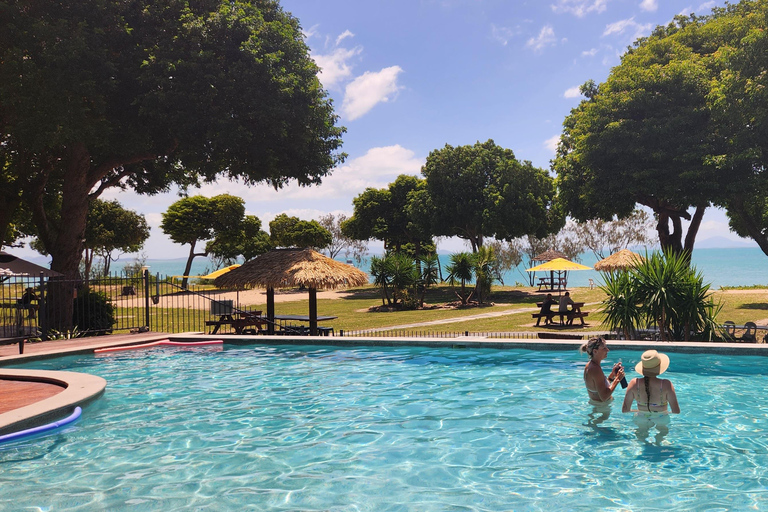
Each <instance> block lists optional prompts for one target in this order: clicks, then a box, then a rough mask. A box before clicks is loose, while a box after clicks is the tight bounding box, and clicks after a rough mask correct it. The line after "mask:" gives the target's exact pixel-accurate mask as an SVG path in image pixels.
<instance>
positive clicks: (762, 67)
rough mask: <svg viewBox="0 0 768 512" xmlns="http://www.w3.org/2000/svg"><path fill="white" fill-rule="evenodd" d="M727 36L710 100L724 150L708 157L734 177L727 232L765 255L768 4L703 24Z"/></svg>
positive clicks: (732, 10)
mask: <svg viewBox="0 0 768 512" xmlns="http://www.w3.org/2000/svg"><path fill="white" fill-rule="evenodd" d="M707 25H708V28H709V30H710V31H711V32H713V33H716V34H727V40H726V43H725V44H723V45H722V47H720V48H718V51H717V53H716V54H715V64H716V66H717V69H718V70H719V73H718V75H717V80H715V81H713V87H712V92H711V94H710V101H711V105H712V111H713V117H714V120H715V122H716V126H717V130H718V135H719V136H720V137H721V138H722V139H723V140H724V141H726V144H724V146H725V147H724V149H723V151H721V152H720V153H719V154H715V155H713V156H712V157H711V161H712V162H713V164H714V165H717V166H718V167H719V168H720V169H721V170H722V172H725V173H728V174H730V175H732V176H734V178H735V179H733V180H732V181H731V182H730V183H729V184H728V199H727V201H726V202H725V207H726V208H727V213H728V217H729V218H730V225H731V229H733V230H734V231H735V232H736V233H738V234H739V235H740V236H743V237H750V238H752V239H754V240H755V241H756V242H757V243H758V245H759V246H760V248H761V249H762V251H763V252H764V253H765V254H766V255H768V73H767V72H766V71H767V70H768V35H767V34H768V1H766V0H756V1H754V0H751V1H742V2H739V3H738V4H735V5H728V6H727V7H726V8H723V9H719V10H717V11H716V15H715V16H714V17H713V19H712V20H711V21H710V22H709V23H708V24H707Z"/></svg>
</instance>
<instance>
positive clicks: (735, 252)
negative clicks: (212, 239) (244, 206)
mask: <svg viewBox="0 0 768 512" xmlns="http://www.w3.org/2000/svg"><path fill="white" fill-rule="evenodd" d="M448 261H449V255H447V254H441V255H440V262H441V265H442V266H443V272H445V271H444V269H445V265H446V264H447V263H448ZM596 262H597V258H596V257H595V256H594V254H592V253H591V252H590V253H584V254H583V255H582V258H581V261H580V263H582V264H584V265H589V266H592V265H594V264H595V263H596ZM128 263H132V262H128ZM185 263H186V259H185V258H178V259H168V260H164V259H151V260H147V261H146V264H147V266H149V271H150V272H151V273H152V274H156V273H159V274H160V275H164V276H165V275H167V276H174V275H181V274H182V273H183V272H184V266H185ZM693 265H694V266H695V267H696V269H697V270H699V271H700V272H701V273H702V274H703V276H704V281H705V282H707V283H710V285H711V287H712V288H713V289H717V288H720V287H723V286H752V285H765V287H766V288H768V256H766V255H765V254H763V252H762V251H761V250H760V249H759V248H757V247H747V248H729V249H696V250H694V252H693ZM116 267H117V268H120V267H119V266H116ZM360 268H361V270H363V271H366V272H367V271H368V261H367V260H366V261H364V262H363V264H362V265H361V266H360ZM526 268H528V267H527V265H521V266H520V267H518V268H515V269H512V270H511V271H509V272H507V273H506V274H504V276H503V279H504V284H505V285H514V284H515V283H521V284H524V285H526V286H527V284H528V279H527V273H526V272H525V269H526ZM214 270H216V269H215V268H214V265H213V263H212V262H211V261H210V260H208V259H206V258H200V257H198V258H195V259H194V261H193V263H192V271H191V272H190V274H191V275H193V276H199V275H205V274H207V273H210V272H213V271H214ZM600 276H601V273H600V272H597V271H595V270H581V271H575V272H570V275H569V276H568V285H569V286H570V287H582V286H589V280H590V279H592V280H593V281H594V282H595V283H596V284H599V283H600V282H601V280H600V279H601V278H600Z"/></svg>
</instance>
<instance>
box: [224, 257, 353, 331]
mask: <svg viewBox="0 0 768 512" xmlns="http://www.w3.org/2000/svg"><path fill="white" fill-rule="evenodd" d="M367 282H368V274H366V273H365V272H363V271H362V270H359V269H357V268H355V267H353V266H351V265H347V264H345V263H341V262H340V261H336V260H334V259H331V258H329V257H327V256H323V255H322V254H320V253H319V252H316V251H313V250H312V249H273V250H271V251H269V252H267V253H264V254H261V255H259V256H257V257H256V258H254V259H252V260H251V261H249V262H247V263H245V264H243V265H242V266H240V267H238V268H236V269H233V270H231V271H229V272H227V273H226V274H224V275H222V276H219V277H217V278H216V280H215V281H214V284H215V285H216V286H218V287H226V286H245V285H252V286H263V287H265V288H266V289H267V318H268V319H269V325H268V329H269V333H270V334H274V331H275V288H288V287H293V286H304V287H306V288H308V289H309V331H310V334H312V335H313V336H316V335H317V290H318V289H321V290H328V289H330V290H335V289H336V288H342V287H346V286H362V285H364V284H366V283H367Z"/></svg>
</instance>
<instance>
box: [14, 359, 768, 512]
mask: <svg viewBox="0 0 768 512" xmlns="http://www.w3.org/2000/svg"><path fill="white" fill-rule="evenodd" d="M639 356H640V352H626V351H617V350H615V351H612V352H611V354H610V361H613V360H616V359H617V358H618V357H621V358H622V359H623V360H624V363H625V365H626V366H627V367H629V366H630V364H631V363H634V362H636V361H637V359H638V358H639ZM670 356H671V359H672V363H671V366H670V371H669V372H668V376H669V378H671V379H672V380H673V381H674V383H675V386H676V388H677V391H678V396H679V399H680V404H681V407H682V409H683V413H682V414H680V415H679V416H675V417H674V418H673V419H672V424H671V427H670V431H669V433H668V434H667V435H666V437H665V438H664V439H661V440H657V439H656V437H655V436H654V432H653V431H651V433H650V435H649V436H648V437H647V439H643V440H640V439H638V438H637V435H636V434H637V430H636V429H637V427H635V425H634V423H633V422H632V420H631V417H630V416H629V415H622V414H621V412H620V404H618V403H617V404H614V406H613V410H612V411H611V413H610V416H609V417H608V418H605V417H604V416H603V415H602V414H601V413H600V412H599V411H594V410H593V408H592V407H591V406H589V405H588V404H587V401H586V392H585V390H584V386H583V383H582V380H581V368H582V366H583V364H584V359H583V357H582V356H581V355H579V354H578V353H576V352H575V351H574V352H558V351H552V352H551V351H527V350H505V351H497V350H472V349H429V348H374V347H369V348H342V347H320V348H318V347H306V346H281V347H263V346H248V347H232V346H226V347H225V348H224V349H223V350H221V349H218V350H217V349H201V348H197V349H174V348H167V349H166V348H157V349H152V350H145V351H135V352H121V353H117V354H113V355H109V356H95V357H94V356H82V357H67V358H61V359H56V360H51V361H47V362H38V363H35V364H34V365H29V366H30V367H32V366H33V367H35V368H41V369H55V370H72V371H82V372H88V373H92V374H95V375H99V376H101V377H104V378H106V379H107V381H108V382H109V384H108V386H107V390H106V393H105V395H104V396H103V397H102V398H100V399H99V400H97V401H96V402H94V403H93V404H91V405H89V406H88V407H87V408H86V409H85V410H84V412H83V416H82V417H81V419H80V420H78V421H77V422H76V423H75V424H73V425H72V426H70V427H67V428H65V429H64V430H62V431H61V432H58V433H56V434H54V435H49V436H47V437H42V438H35V439H30V440H26V441H20V442H16V443H12V444H9V445H5V446H3V447H0V489H2V493H0V509H1V510H141V511H147V510H158V511H160V510H162V511H166V510H211V511H218V510H317V511H320V510H343V511H361V510H364V511H382V510H383V511H389V510H392V511H400V510H403V511H405V510H419V511H432V510H434V511H446V510H452V511H474V510H477V511H499V510H547V511H555V510H635V511H637V510H653V509H665V510H686V511H687V510H746V509H755V510H759V509H768V474H767V473H768V470H766V466H768V455H767V454H768V450H767V448H766V445H768V436H766V430H768V401H767V400H766V399H765V389H766V388H767V387H768V375H767V374H766V373H767V372H766V364H765V363H766V362H768V361H766V360H765V359H763V358H760V357H725V356H715V355H697V356H692V355H683V354H676V353H672V354H670ZM605 366H606V367H608V365H607V364H606V365H605ZM619 394H620V395H622V396H623V393H621V392H619Z"/></svg>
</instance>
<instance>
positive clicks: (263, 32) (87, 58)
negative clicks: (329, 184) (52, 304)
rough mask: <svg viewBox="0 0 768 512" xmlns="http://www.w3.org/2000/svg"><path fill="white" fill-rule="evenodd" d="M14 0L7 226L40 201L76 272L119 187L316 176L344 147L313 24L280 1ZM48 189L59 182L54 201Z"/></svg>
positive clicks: (4, 120) (5, 56)
mask: <svg viewBox="0 0 768 512" xmlns="http://www.w3.org/2000/svg"><path fill="white" fill-rule="evenodd" d="M0 12H2V15H1V16H0V138H1V140H0V199H1V200H0V234H2V235H3V236H7V233H8V232H9V229H8V228H9V225H10V224H11V223H12V222H13V220H14V213H15V212H16V211H17V209H18V207H19V205H20V204H22V203H24V204H26V205H27V206H28V208H29V210H30V211H31V213H32V219H33V220H34V223H35V226H36V231H37V233H36V234H37V236H38V237H39V238H40V240H41V242H42V243H43V245H44V246H45V248H46V249H47V251H48V252H49V253H50V254H51V255H52V257H53V258H52V260H53V261H52V268H53V269H54V270H58V271H61V272H63V273H65V274H67V275H70V276H74V275H75V274H76V272H77V267H78V263H79V260H80V255H81V252H82V239H83V234H84V232H85V226H86V218H87V213H88V202H89V200H91V199H93V198H95V197H98V196H99V195H100V194H101V193H102V192H103V191H104V190H106V189H108V188H109V187H130V188H133V189H134V190H135V191H137V192H139V193H155V192H159V191H164V190H167V188H168V186H169V185H170V184H171V183H177V184H179V185H181V186H182V187H186V186H190V185H195V184H197V183H199V182H200V181H213V180H216V179H217V178H219V177H225V178H239V179H241V180H242V181H243V182H244V183H245V184H251V183H259V182H267V183H270V184H272V185H273V186H275V187H280V186H282V185H284V184H285V183H287V182H288V181H289V180H296V181H297V182H298V183H299V184H301V185H311V184H316V183H319V182H320V181H321V179H322V178H323V177H324V176H325V175H327V174H328V172H330V170H331V169H332V168H333V167H334V166H335V165H336V164H337V163H339V162H340V161H342V160H343V158H344V155H343V154H341V153H338V149H339V148H340V146H341V134H342V133H343V131H344V130H343V128H340V127H338V126H336V122H337V116H336V115H335V114H334V112H333V106H332V102H331V100H330V99H329V98H328V97H327V94H326V92H325V91H324V90H323V88H322V86H321V85H320V82H319V80H318V78H317V72H318V67H317V66H316V65H315V63H314V62H313V61H312V59H311V58H310V56H309V51H308V48H307V46H306V44H305V43H304V38H303V35H302V33H301V27H300V25H299V22H298V20H297V19H296V18H294V17H293V16H291V15H290V14H288V13H286V12H284V11H283V10H282V8H281V7H280V5H279V3H278V2H277V1H276V0H260V1H259V2H249V1H239V0H231V1H230V0H226V1H224V0H203V1H192V0H151V1H150V0H139V1H136V2H117V1H106V2H105V1H97V0H82V1H78V2H64V3H62V2H58V1H54V0H39V1H35V2H10V1H5V2H1V3H0ZM46 194H60V195H61V200H60V201H59V202H58V204H60V210H59V211H58V212H56V214H55V215H52V214H51V211H50V204H52V203H51V202H50V201H47V200H46ZM60 219H65V221H63V222H62V221H61V220H60ZM3 243H5V241H4V242H3Z"/></svg>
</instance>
